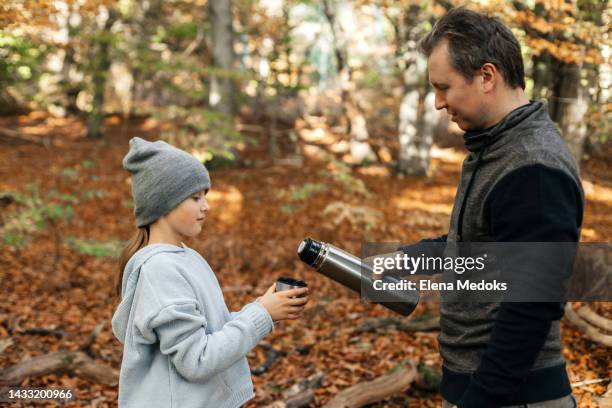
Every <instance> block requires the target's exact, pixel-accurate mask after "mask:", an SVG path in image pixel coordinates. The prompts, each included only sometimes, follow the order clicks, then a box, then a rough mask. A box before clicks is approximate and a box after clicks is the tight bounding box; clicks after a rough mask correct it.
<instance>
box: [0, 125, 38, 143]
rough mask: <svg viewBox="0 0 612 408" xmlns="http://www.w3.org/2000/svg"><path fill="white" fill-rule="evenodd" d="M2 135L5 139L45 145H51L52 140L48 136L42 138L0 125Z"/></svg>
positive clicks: (0, 134)
mask: <svg viewBox="0 0 612 408" xmlns="http://www.w3.org/2000/svg"><path fill="white" fill-rule="evenodd" d="M0 136H1V137H4V138H5V139H8V140H12V141H15V140H16V141H19V142H27V143H34V144H39V145H43V146H49V145H50V141H49V138H48V137H45V138H42V139H41V138H38V137H34V136H30V135H24V134H22V133H19V132H17V131H15V130H12V129H7V128H3V127H0Z"/></svg>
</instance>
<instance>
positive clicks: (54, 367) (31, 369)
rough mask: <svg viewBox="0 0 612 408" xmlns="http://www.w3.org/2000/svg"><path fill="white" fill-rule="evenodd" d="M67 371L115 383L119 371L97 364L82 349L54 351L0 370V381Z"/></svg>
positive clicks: (90, 378)
mask: <svg viewBox="0 0 612 408" xmlns="http://www.w3.org/2000/svg"><path fill="white" fill-rule="evenodd" d="M54 373H68V374H71V375H76V376H79V377H82V378H85V379H87V380H89V381H91V382H92V383H95V384H105V385H111V386H114V385H117V382H118V379H119V372H118V371H117V370H115V369H114V368H111V367H108V366H105V365H102V364H98V363H96V362H95V361H94V360H93V359H92V358H91V357H89V356H88V355H87V353H85V352H84V351H56V352H54V353H49V354H45V355H42V356H37V357H33V358H30V359H27V360H24V361H22V362H20V363H18V364H15V365H13V366H11V367H9V368H7V369H5V370H2V371H1V372H0V382H1V383H3V384H7V385H17V384H20V383H21V381H23V380H24V379H25V378H32V377H39V376H41V375H46V374H54Z"/></svg>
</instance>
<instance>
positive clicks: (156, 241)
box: [113, 137, 308, 408]
mask: <svg viewBox="0 0 612 408" xmlns="http://www.w3.org/2000/svg"><path fill="white" fill-rule="evenodd" d="M123 166H124V168H125V169H126V170H128V171H129V172H130V173H131V175H132V195H133V198H134V214H135V216H136V225H137V227H138V233H137V234H136V235H135V236H134V237H133V238H132V240H131V241H129V242H128V244H127V245H126V247H125V249H124V251H123V253H122V255H121V258H120V266H121V267H120V275H119V277H120V278H119V281H118V294H119V295H120V296H121V303H120V304H119V306H118V307H117V310H116V311H115V314H114V316H113V333H114V334H115V336H116V337H117V338H118V339H119V341H120V342H121V343H123V345H124V348H123V360H122V363H121V371H120V376H119V406H120V407H122V408H131V407H147V408H156V407H160V408H161V407H163V408H170V407H180V408H192V407H193V408H196V407H197V408H204V407H214V408H226V407H227V408H234V407H239V406H240V405H242V404H244V403H245V402H246V401H248V400H249V399H251V398H253V395H254V394H253V383H252V381H251V375H250V370H249V366H248V363H247V359H246V355H247V353H248V352H249V350H251V349H252V348H253V347H255V345H256V344H257V343H258V342H259V341H260V340H261V339H262V338H263V337H264V336H266V335H267V334H268V333H270V331H271V330H272V329H273V327H274V323H273V322H275V321H279V320H283V319H296V318H297V317H299V316H300V314H301V312H302V310H303V308H304V306H305V304H306V303H307V301H308V297H307V296H306V294H307V291H308V290H307V289H306V288H300V289H294V290H289V291H283V292H275V290H274V285H272V286H271V287H270V288H269V289H268V291H267V292H266V293H265V294H264V295H263V296H261V297H260V298H258V299H257V300H256V301H255V302H252V303H249V304H247V305H246V306H244V308H243V309H242V310H241V311H239V312H237V313H236V312H235V313H230V312H229V311H228V309H227V306H226V305H225V302H224V300H223V294H222V293H221V288H220V287H219V283H218V281H217V279H216V277H215V275H214V273H213V271H212V270H211V268H210V266H209V265H208V263H207V262H206V261H205V260H204V258H202V257H201V256H200V254H198V253H197V252H196V251H194V250H193V249H191V248H189V247H187V246H186V245H185V244H183V243H182V242H181V241H182V240H183V239H185V238H188V237H195V236H197V235H198V234H199V233H200V231H201V229H202V222H203V221H204V219H205V218H206V213H207V211H208V203H207V201H206V197H205V195H206V193H207V192H208V190H209V189H210V178H209V176H208V171H207V170H206V168H205V167H204V165H202V163H200V162H199V161H198V160H197V159H196V158H195V157H193V156H191V155H189V154H188V153H186V152H184V151H182V150H179V149H177V148H175V147H173V146H170V145H169V144H167V143H165V142H162V141H157V142H154V143H151V142H147V141H146V140H143V139H140V138H138V137H135V138H133V139H132V140H130V150H129V152H128V154H127V155H126V156H125V158H124V159H123ZM299 296H302V297H299Z"/></svg>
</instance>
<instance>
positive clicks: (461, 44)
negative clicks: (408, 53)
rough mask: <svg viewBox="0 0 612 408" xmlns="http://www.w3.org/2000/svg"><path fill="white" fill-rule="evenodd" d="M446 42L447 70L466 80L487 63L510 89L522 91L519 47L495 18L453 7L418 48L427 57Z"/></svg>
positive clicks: (523, 72) (521, 59) (522, 74)
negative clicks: (453, 71)
mask: <svg viewBox="0 0 612 408" xmlns="http://www.w3.org/2000/svg"><path fill="white" fill-rule="evenodd" d="M444 39H446V40H448V54H449V59H450V64H451V66H452V67H453V68H454V69H455V70H457V71H458V72H459V73H461V74H462V75H463V76H464V77H465V78H466V79H468V80H470V81H471V80H472V78H473V77H474V73H475V72H476V71H478V70H479V69H480V68H481V67H482V66H483V65H484V64H486V63H487V62H488V63H491V64H493V65H495V67H496V68H497V70H498V71H499V72H500V73H501V75H502V76H503V78H504V80H505V82H506V84H508V86H510V87H511V88H518V87H521V88H522V89H525V68H524V67H523V58H522V56H521V46H520V45H519V43H518V41H517V40H516V38H515V37H514V34H512V31H510V29H509V28H508V27H506V26H505V25H504V23H502V22H501V20H499V19H498V18H495V17H490V16H488V15H486V14H482V13H478V12H475V11H471V10H468V9H465V8H463V7H457V8H453V9H451V10H449V11H448V12H447V13H446V14H445V15H444V16H443V17H442V18H441V19H440V20H438V21H437V22H436V24H435V25H434V27H433V29H432V30H431V31H430V32H429V34H427V35H426V36H425V38H423V39H422V40H421V42H420V44H419V48H420V50H421V52H423V53H424V54H425V55H426V56H427V57H429V56H430V55H431V52H432V51H433V49H434V48H435V47H436V46H437V45H438V44H439V43H440V41H442V40H444Z"/></svg>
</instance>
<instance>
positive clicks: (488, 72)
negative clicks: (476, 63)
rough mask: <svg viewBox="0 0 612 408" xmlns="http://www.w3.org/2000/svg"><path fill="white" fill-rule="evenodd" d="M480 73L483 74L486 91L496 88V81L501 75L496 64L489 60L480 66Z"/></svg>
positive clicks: (483, 85) (483, 84)
mask: <svg viewBox="0 0 612 408" xmlns="http://www.w3.org/2000/svg"><path fill="white" fill-rule="evenodd" d="M480 74H481V75H482V88H483V91H485V92H491V91H492V90H493V89H494V88H495V83H496V81H497V78H498V76H499V72H498V71H497V68H496V67H495V65H493V64H491V63H490V62H487V63H486V64H484V65H483V66H482V68H480Z"/></svg>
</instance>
